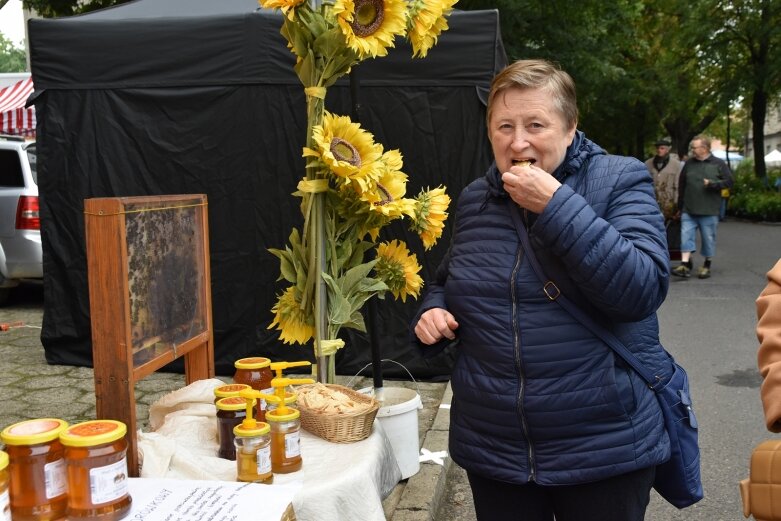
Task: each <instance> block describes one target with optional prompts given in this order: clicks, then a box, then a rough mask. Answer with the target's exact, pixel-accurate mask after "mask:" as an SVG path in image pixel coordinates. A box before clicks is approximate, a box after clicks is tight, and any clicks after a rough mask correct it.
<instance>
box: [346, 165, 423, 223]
mask: <svg viewBox="0 0 781 521" xmlns="http://www.w3.org/2000/svg"><path fill="white" fill-rule="evenodd" d="M380 164H381V165H382V170H381V172H382V173H381V174H380V176H379V178H378V179H377V180H376V181H375V182H374V183H372V184H371V185H370V186H369V188H368V190H366V191H364V192H362V193H361V194H360V197H361V200H363V201H365V202H367V203H369V206H370V208H371V210H372V211H374V212H378V213H381V214H382V215H384V216H385V217H388V218H390V219H396V218H399V217H401V216H402V215H404V214H407V215H410V216H414V215H415V206H416V203H415V200H413V199H404V194H405V193H407V174H405V173H404V172H402V171H401V167H402V165H403V162H402V159H401V153H400V152H399V151H398V150H388V151H387V152H385V153H384V154H383V155H382V157H381V158H380Z"/></svg>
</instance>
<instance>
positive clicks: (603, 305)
mask: <svg viewBox="0 0 781 521" xmlns="http://www.w3.org/2000/svg"><path fill="white" fill-rule="evenodd" d="M576 177H577V176H576ZM582 179H584V180H582V181H579V182H578V183H577V184H575V186H574V188H573V187H571V186H569V184H564V185H562V186H561V187H560V188H559V189H558V190H557V191H556V193H555V194H554V196H553V198H552V199H551V201H550V203H549V204H548V206H547V207H546V208H545V210H544V211H543V213H542V214H541V215H540V218H539V219H538V221H537V223H536V224H535V226H534V230H533V231H534V234H535V235H536V236H537V237H538V238H539V239H540V240H542V242H543V244H544V246H545V247H546V248H549V249H550V251H551V252H552V253H553V254H554V255H556V256H557V257H559V258H560V259H561V260H562V262H563V263H564V266H565V267H566V270H567V275H568V276H569V277H570V278H571V279H572V281H573V282H574V283H575V284H576V285H577V286H578V288H579V289H580V290H581V291H582V293H583V295H584V296H585V297H586V298H587V299H588V300H589V302H590V303H591V304H592V305H593V306H594V307H596V308H597V309H599V310H600V311H601V312H603V313H604V314H605V315H606V316H607V317H609V318H611V319H613V320H617V321H636V320H640V319H643V318H645V317H647V316H648V315H650V314H651V313H654V312H655V311H656V310H657V309H658V307H659V306H660V305H661V304H662V302H663V301H664V298H665V296H666V294H667V289H668V284H669V269H670V268H669V253H668V250H667V239H666V233H665V229H664V219H663V217H662V215H661V213H660V211H659V206H658V205H657V203H656V199H655V197H654V191H653V182H652V180H651V177H650V176H649V175H648V171H647V169H646V167H645V165H644V164H643V163H641V162H640V161H638V160H636V159H631V158H625V157H620V156H600V157H595V158H593V160H592V162H591V164H590V165H589V167H588V171H587V172H586V173H585V177H583V178H582Z"/></svg>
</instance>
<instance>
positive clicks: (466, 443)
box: [414, 60, 672, 521]
mask: <svg viewBox="0 0 781 521" xmlns="http://www.w3.org/2000/svg"><path fill="white" fill-rule="evenodd" d="M576 125H577V104H576V98H575V87H574V84H573V82H572V79H571V78H570V76H569V75H568V74H567V73H566V72H563V71H561V70H560V69H559V68H557V67H555V66H554V65H552V64H550V63H548V62H545V61H540V60H526V61H519V62H516V63H514V64H512V65H510V66H509V67H507V68H506V69H505V70H504V71H502V72H500V73H499V74H498V75H497V77H496V78H495V79H494V81H493V83H492V86H491V92H490V94H489V100H488V130H489V137H490V139H491V144H492V148H493V153H494V159H495V163H494V165H492V166H491V167H490V168H489V170H488V172H487V173H486V175H485V176H484V177H482V178H480V179H478V180H476V181H474V182H473V183H471V184H470V185H469V186H468V187H466V188H465V189H464V191H463V192H462V193H461V196H460V198H459V201H458V206H457V209H456V214H455V217H456V220H455V225H454V226H455V228H454V234H453V239H452V243H451V246H450V250H449V252H448V255H447V257H446V258H445V259H444V261H443V263H442V265H441V266H440V267H439V269H438V270H437V280H436V281H435V282H434V283H433V284H431V285H430V288H429V290H428V292H427V294H426V297H425V299H424V300H423V302H422V305H421V307H420V310H419V314H418V317H419V319H418V320H416V321H415V322H414V329H415V334H416V335H417V337H418V339H419V341H420V342H422V343H423V344H426V345H427V346H430V345H433V344H439V343H442V342H447V341H451V340H453V339H456V338H457V339H458V349H459V358H458V361H457V363H456V366H455V368H454V370H453V374H452V378H451V383H452V388H453V404H452V410H451V425H450V452H451V455H452V457H453V460H454V461H456V462H457V463H458V464H459V465H461V466H462V467H463V468H465V469H466V471H467V473H468V476H469V481H470V485H471V487H472V492H473V496H474V500H475V509H476V511H477V516H478V519H481V520H490V521H494V520H499V519H502V520H505V519H518V520H535V521H536V520H540V521H542V520H552V519H553V516H554V515H555V517H556V520H557V521H588V520H595V521H596V520H599V521H611V520H613V521H633V520H642V519H643V517H644V515H645V509H646V507H647V505H648V501H649V493H650V489H651V487H652V484H653V480H654V468H655V466H656V465H658V464H660V463H663V462H664V461H666V460H667V459H669V457H670V447H669V438H668V436H667V434H666V432H665V429H664V423H663V418H662V413H661V410H660V408H659V405H658V402H657V399H656V397H655V395H654V393H653V391H651V390H650V389H649V388H648V387H647V386H646V385H645V383H644V382H643V381H642V379H641V378H640V377H639V376H638V375H637V374H635V373H634V372H633V371H632V370H631V369H629V367H627V366H626V365H625V363H624V362H623V361H622V360H621V359H620V358H618V356H617V355H614V354H613V351H612V350H611V349H610V348H609V347H608V346H607V345H606V344H605V343H604V342H602V341H601V340H600V339H599V338H597V337H595V336H594V335H593V334H592V333H591V332H590V331H589V330H588V329H586V328H585V327H584V326H583V325H581V324H580V323H579V322H578V321H577V320H575V319H574V318H572V316H570V315H569V314H568V313H567V312H566V311H564V310H563V308H561V306H559V305H558V304H557V303H556V302H553V301H551V300H550V299H549V298H548V297H547V296H546V294H545V292H544V291H543V284H542V283H541V282H540V280H539V279H538V278H537V277H536V276H535V274H534V272H533V271H532V268H531V266H530V264H529V262H528V260H527V259H526V255H525V252H524V251H523V248H522V246H521V244H520V241H519V236H518V230H517V229H516V227H515V224H514V223H518V224H519V225H520V226H525V227H526V228H527V230H528V233H529V235H530V236H531V241H532V245H533V246H532V247H533V248H534V251H535V253H536V255H537V257H538V258H539V260H540V263H541V264H542V266H543V269H544V271H545V272H546V275H547V276H548V278H550V279H552V280H553V281H555V282H556V285H557V286H558V288H559V289H560V290H561V291H562V292H563V293H564V294H565V295H567V296H568V297H569V298H570V299H571V300H573V301H574V302H576V303H577V304H578V305H579V306H580V307H581V308H582V309H584V310H585V311H586V312H587V313H588V314H589V315H591V316H592V317H594V318H595V319H597V320H598V321H599V322H600V323H602V324H603V325H605V326H606V327H607V328H608V329H609V330H611V331H612V332H613V333H614V334H615V335H616V336H618V338H619V339H620V340H621V341H622V342H624V344H625V345H626V346H627V347H628V348H629V349H630V350H632V351H633V352H634V353H635V354H636V355H637V356H638V357H639V358H640V360H641V361H642V362H643V363H644V364H645V365H646V366H648V367H650V368H651V369H653V371H654V372H655V374H657V375H660V376H661V377H663V378H668V377H669V376H670V374H671V373H672V365H671V361H670V358H669V355H668V354H667V353H666V352H665V351H664V349H663V348H662V346H661V345H660V343H659V328H658V323H657V318H656V310H657V308H658V307H659V306H660V305H661V303H662V301H663V300H664V298H665V296H666V293H667V288H668V277H669V258H668V252H667V243H666V239H665V230H664V219H663V217H662V215H661V213H660V212H659V207H658V206H657V204H656V200H655V198H654V190H653V183H652V180H651V177H650V176H649V175H648V171H647V169H646V168H645V165H643V163H641V162H640V161H638V160H636V159H633V158H627V157H619V156H611V155H607V154H606V153H605V151H604V150H602V149H601V148H600V147H599V146H598V145H596V144H595V143H593V142H591V141H589V140H588V139H586V137H585V136H584V135H583V134H582V133H581V132H579V131H577V130H576ZM513 212H517V213H518V216H519V217H520V218H517V217H513V215H512V214H513ZM429 349H433V347H429Z"/></svg>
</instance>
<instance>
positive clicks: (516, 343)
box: [510, 209, 536, 481]
mask: <svg viewBox="0 0 781 521" xmlns="http://www.w3.org/2000/svg"><path fill="white" fill-rule="evenodd" d="M524 211H525V209H524ZM524 217H525V216H524ZM522 260H523V248H522V247H521V245H520V244H518V253H517V254H516V256H515V266H513V271H512V276H511V280H510V297H511V298H512V309H513V313H512V320H513V352H514V356H515V369H516V370H517V371H518V377H519V383H520V385H519V386H518V387H519V388H518V415H519V416H520V417H521V426H522V427H523V434H524V436H525V437H526V442H527V444H528V453H529V481H535V474H536V472H535V468H536V464H535V456H534V447H532V442H531V437H530V436H529V424H528V423H527V422H526V415H525V414H524V411H523V397H524V394H525V392H526V377H525V375H524V372H523V364H522V363H521V340H520V332H519V331H518V320H517V318H516V317H517V314H518V304H517V300H516V295H517V293H516V291H517V290H516V286H515V284H516V281H517V277H518V271H519V270H520V268H521V261H522Z"/></svg>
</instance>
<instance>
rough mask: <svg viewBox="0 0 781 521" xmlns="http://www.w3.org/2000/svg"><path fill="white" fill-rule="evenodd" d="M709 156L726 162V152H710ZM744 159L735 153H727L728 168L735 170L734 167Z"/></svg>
mask: <svg viewBox="0 0 781 521" xmlns="http://www.w3.org/2000/svg"><path fill="white" fill-rule="evenodd" d="M711 154H713V155H714V156H716V157H718V158H719V159H723V160H724V161H726V160H727V152H726V150H711ZM743 159H744V157H743V156H742V155H740V154H738V153H737V152H730V153H729V167H730V168H731V169H733V170H735V167H736V166H738V163H740V162H741V161H743Z"/></svg>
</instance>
